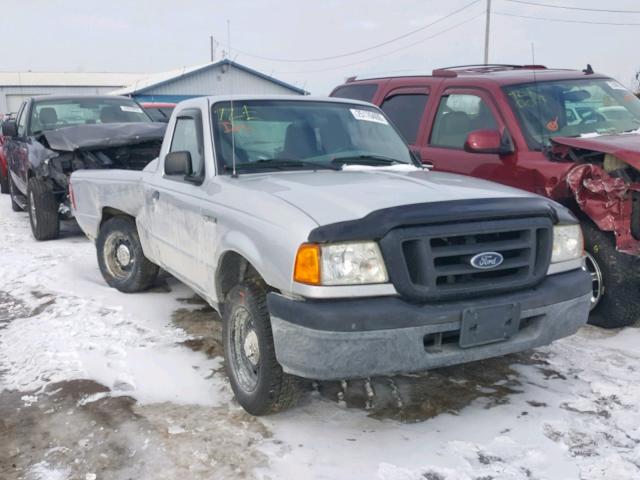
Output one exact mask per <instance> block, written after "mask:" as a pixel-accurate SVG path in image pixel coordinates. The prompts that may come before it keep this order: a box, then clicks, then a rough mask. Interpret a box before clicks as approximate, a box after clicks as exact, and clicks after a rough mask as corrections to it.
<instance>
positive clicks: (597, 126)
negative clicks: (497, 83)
mask: <svg viewBox="0 0 640 480" xmlns="http://www.w3.org/2000/svg"><path fill="white" fill-rule="evenodd" d="M504 91H505V93H506V94H507V97H508V98H509V102H510V103H511V106H512V108H513V109H514V111H515V113H516V115H517V116H518V119H519V121H520V124H521V125H522V129H523V131H524V133H525V135H526V137H527V142H528V143H529V147H530V148H533V149H540V148H541V147H543V146H548V145H549V144H550V138H553V137H578V136H581V135H590V134H611V133H621V132H628V131H631V130H636V129H638V128H639V127H640V100H639V99H638V98H637V97H636V96H635V95H634V94H633V93H631V92H630V91H629V90H627V89H626V88H625V87H623V86H622V85H621V84H620V83H618V82H617V81H615V80H612V79H606V78H605V79H584V80H583V79H579V80H561V81H553V82H537V83H527V84H524V85H512V86H508V87H504Z"/></svg>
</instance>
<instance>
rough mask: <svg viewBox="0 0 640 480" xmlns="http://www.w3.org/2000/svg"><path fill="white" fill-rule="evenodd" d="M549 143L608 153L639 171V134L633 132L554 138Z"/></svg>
mask: <svg viewBox="0 0 640 480" xmlns="http://www.w3.org/2000/svg"><path fill="white" fill-rule="evenodd" d="M551 141H552V142H554V143H555V144H557V145H563V146H565V147H571V148H579V149H582V150H593V151H595V152H601V153H608V154H611V155H614V156H616V157H617V158H619V159H620V160H622V161H624V162H626V163H628V164H629V165H631V166H632V167H634V168H636V169H638V170H640V134H638V133H635V132H634V133H620V134H617V135H598V136H593V137H576V138H572V137H555V138H553V139H551Z"/></svg>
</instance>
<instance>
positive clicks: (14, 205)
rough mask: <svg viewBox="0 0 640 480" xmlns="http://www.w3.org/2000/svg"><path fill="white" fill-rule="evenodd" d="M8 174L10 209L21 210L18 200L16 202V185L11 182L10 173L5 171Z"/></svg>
mask: <svg viewBox="0 0 640 480" xmlns="http://www.w3.org/2000/svg"><path fill="white" fill-rule="evenodd" d="M7 174H8V175H9V196H10V197H11V210H13V211H14V212H22V207H21V206H20V204H19V203H18V202H16V185H15V183H13V179H12V178H11V173H10V172H7Z"/></svg>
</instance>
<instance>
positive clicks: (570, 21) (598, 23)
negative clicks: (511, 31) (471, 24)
mask: <svg viewBox="0 0 640 480" xmlns="http://www.w3.org/2000/svg"><path fill="white" fill-rule="evenodd" d="M493 13H494V15H502V16H503V17H516V18H528V19H531V20H544V21H546V22H561V23H586V24H590V25H615V26H619V27H624V26H626V27H640V23H619V22H595V21H590V20H570V19H563V18H548V17H534V16H532V15H517V14H515V13H505V12H495V11H494V12H493Z"/></svg>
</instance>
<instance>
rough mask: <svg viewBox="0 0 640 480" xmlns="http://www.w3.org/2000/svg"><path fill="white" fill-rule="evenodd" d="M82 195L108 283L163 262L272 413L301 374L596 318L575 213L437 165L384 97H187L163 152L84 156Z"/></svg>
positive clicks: (459, 355)
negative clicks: (219, 332) (407, 137)
mask: <svg viewBox="0 0 640 480" xmlns="http://www.w3.org/2000/svg"><path fill="white" fill-rule="evenodd" d="M475 148H476V149H477V148H481V146H477V145H476V146H475ZM70 195H71V199H72V204H73V209H74V213H75V216H76V218H77V221H78V223H79V224H80V226H81V227H82V229H83V230H84V232H85V233H86V234H87V236H88V237H90V238H91V239H93V240H95V242H96V248H97V254H98V262H99V266H100V270H101V272H102V274H103V276H104V278H105V280H106V282H107V283H108V284H109V285H111V286H113V287H115V288H117V289H119V290H121V291H123V292H136V291H140V290H144V289H145V288H147V287H149V286H150V285H151V284H152V283H153V281H154V279H155V277H156V275H157V273H158V270H159V268H162V269H164V270H166V271H168V272H170V273H171V274H172V275H174V276H175V277H177V278H178V279H180V280H181V281H183V282H184V283H186V284H187V285H189V286H190V287H191V288H193V289H194V290H195V291H196V292H197V293H198V294H199V295H201V296H202V297H203V298H205V299H206V300H207V301H208V302H209V303H210V304H211V305H212V306H213V307H214V308H215V309H216V310H217V311H218V312H220V313H221V316H222V319H223V322H224V326H223V337H224V349H225V366H226V369H227V373H228V376H229V379H230V381H231V385H232V387H233V390H234V392H235V394H236V398H237V399H238V401H239V403H240V404H241V405H242V406H243V407H244V408H245V409H246V410H247V411H248V412H250V413H252V414H255V415H261V414H266V413H270V412H274V411H278V410H281V409H283V408H286V407H288V406H290V405H291V404H292V403H293V402H294V401H295V399H296V396H297V392H299V390H300V383H301V382H300V377H303V378H307V379H318V380H330V379H349V378H364V377H369V376H375V375H393V374H396V373H401V372H415V371H421V370H426V369H430V368H434V367H440V366H445V365H452V364H458V363H463V362H470V361H474V360H479V359H483V358H488V357H494V356H498V355H504V354H508V353H512V352H518V351H522V350H526V349H530V348H532V347H537V346H540V345H545V344H548V343H550V342H552V341H553V340H555V339H558V338H561V337H565V336H567V335H571V334H573V333H574V332H575V331H576V330H577V329H578V328H579V327H580V326H582V325H583V324H585V323H586V321H587V316H588V313H589V304H590V298H591V290H592V289H591V278H590V276H589V274H588V273H586V272H585V271H584V270H583V268H582V267H583V246H582V234H581V231H580V228H579V226H578V222H577V221H576V219H575V218H574V217H573V216H572V214H571V213H570V212H569V211H568V210H567V209H566V208H564V207H563V206H561V205H559V204H557V203H555V202H553V201H550V200H547V199H545V198H542V197H539V196H535V195H532V194H529V193H526V192H523V191H519V190H515V189H512V188H509V187H505V186H501V185H498V184H494V183H490V182H487V181H483V180H478V179H474V178H470V177H465V176H459V175H451V174H445V173H434V172H430V171H428V170H425V169H423V168H422V167H421V164H420V162H418V161H417V160H416V159H415V158H414V155H413V154H412V152H411V151H410V150H409V148H408V147H407V145H406V143H405V142H404V141H403V140H402V139H401V137H400V136H399V134H398V133H397V131H396V130H395V129H394V127H393V126H391V125H390V124H389V122H388V120H387V118H386V117H385V116H384V114H383V113H382V112H381V111H380V110H378V109H377V108H376V107H374V106H372V105H370V104H367V103H362V102H357V101H351V100H348V101H345V100H340V99H326V98H313V97H285V96H274V97H257V96H246V97H241V96H236V97H211V98H198V99H193V100H189V101H185V102H182V103H180V104H179V105H178V107H177V108H176V110H175V111H174V113H173V116H172V117H171V120H170V122H169V125H168V128H167V132H166V136H165V139H164V143H163V145H162V149H161V151H160V156H159V158H158V159H157V160H154V161H153V162H151V163H150V164H149V165H148V166H147V167H146V168H145V169H144V170H143V171H142V172H135V171H118V170H97V171H76V172H74V173H73V175H72V177H71V192H70Z"/></svg>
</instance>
